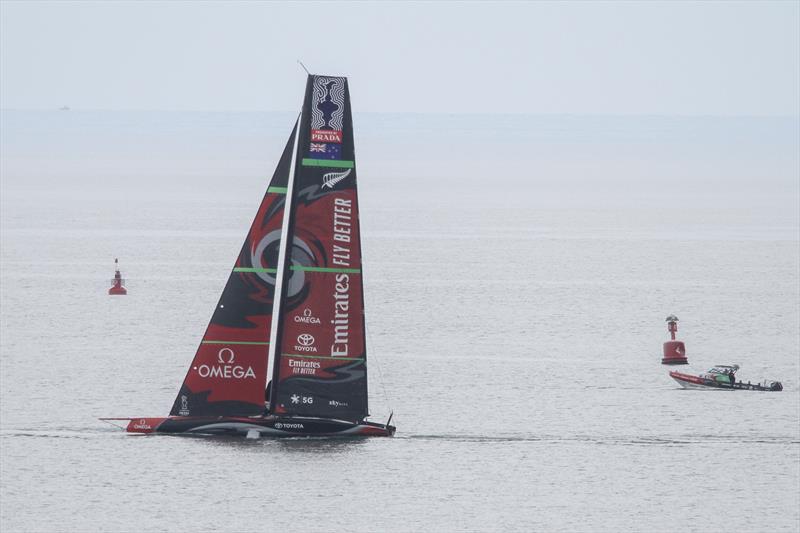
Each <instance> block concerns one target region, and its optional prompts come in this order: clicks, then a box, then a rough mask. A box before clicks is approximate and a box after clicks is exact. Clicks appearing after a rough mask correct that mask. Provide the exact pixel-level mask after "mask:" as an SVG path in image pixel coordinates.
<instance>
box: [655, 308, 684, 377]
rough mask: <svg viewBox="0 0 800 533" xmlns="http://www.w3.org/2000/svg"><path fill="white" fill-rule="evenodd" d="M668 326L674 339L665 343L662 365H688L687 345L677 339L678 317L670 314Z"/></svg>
mask: <svg viewBox="0 0 800 533" xmlns="http://www.w3.org/2000/svg"><path fill="white" fill-rule="evenodd" d="M667 328H668V329H669V334H670V336H671V337H672V340H668V341H667V342H665V343H664V358H663V359H661V364H662V365H687V364H689V360H688V359H686V346H684V345H683V342H681V341H676V340H675V334H676V333H677V332H678V317H676V316H675V315H669V316H668V317H667Z"/></svg>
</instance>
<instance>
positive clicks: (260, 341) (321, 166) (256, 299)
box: [101, 74, 395, 438]
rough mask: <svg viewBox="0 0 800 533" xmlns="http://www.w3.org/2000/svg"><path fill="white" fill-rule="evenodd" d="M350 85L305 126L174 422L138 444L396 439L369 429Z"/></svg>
mask: <svg viewBox="0 0 800 533" xmlns="http://www.w3.org/2000/svg"><path fill="white" fill-rule="evenodd" d="M358 214H359V210H358V194H357V187H356V164H355V149H354V143H353V121H352V116H351V108H350V93H349V88H348V83H347V78H344V77H336V76H320V75H312V74H310V75H309V76H308V80H307V83H306V90H305V98H304V101H303V107H302V109H301V112H300V116H299V117H298V119H297V122H296V123H295V125H294V128H293V130H292V133H291V135H290V137H289V140H288V142H287V143H286V147H285V148H284V150H283V154H282V155H281V158H280V160H279V162H278V165H277V168H276V169H275V173H274V175H273V177H272V180H271V182H270V184H269V186H268V187H267V191H266V194H265V195H264V198H263V200H262V202H261V205H260V206H259V208H258V212H257V213H256V216H255V219H254V220H253V223H252V225H251V227H250V230H249V231H248V233H247V237H246V239H245V242H244V244H243V246H242V248H241V251H240V252H239V256H238V257H237V259H236V263H235V266H234V267H233V270H232V271H231V273H230V276H229V277H228V281H227V283H226V285H225V289H224V290H223V291H222V296H221V297H220V299H219V302H218V303H217V306H216V307H215V309H214V313H213V316H212V317H211V322H210V323H209V325H208V328H207V329H206V332H205V335H203V339H202V341H201V342H200V346H199V347H198V349H197V352H196V354H195V356H194V359H193V361H192V363H191V365H190V366H189V369H188V371H187V373H186V377H185V378H184V380H183V384H182V385H181V388H180V390H179V391H178V395H177V397H176V398H175V401H174V403H173V405H172V410H171V411H170V413H169V416H166V417H133V418H104V419H101V420H106V421H114V420H125V421H127V422H128V423H127V426H126V430H127V431H128V432H131V433H190V434H233V435H247V436H248V437H250V438H257V437H260V436H350V435H353V436H356V435H359V436H391V435H393V434H394V432H395V427H394V426H391V425H389V424H390V422H391V415H390V416H389V419H388V420H387V421H386V423H383V424H382V423H377V422H373V421H369V420H367V418H368V416H369V410H368V394H367V348H366V341H365V318H364V292H363V288H364V287H363V283H362V277H361V274H362V269H361V268H362V267H361V228H360V225H359V216H358Z"/></svg>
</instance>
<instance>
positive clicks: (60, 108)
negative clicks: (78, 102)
mask: <svg viewBox="0 0 800 533" xmlns="http://www.w3.org/2000/svg"><path fill="white" fill-rule="evenodd" d="M58 110H59V111H69V110H70V108H69V106H68V105H62V106H61V107H59V108H58Z"/></svg>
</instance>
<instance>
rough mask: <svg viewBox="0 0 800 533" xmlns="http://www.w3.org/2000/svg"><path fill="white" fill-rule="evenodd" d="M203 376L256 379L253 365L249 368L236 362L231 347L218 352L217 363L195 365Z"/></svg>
mask: <svg viewBox="0 0 800 533" xmlns="http://www.w3.org/2000/svg"><path fill="white" fill-rule="evenodd" d="M194 370H197V373H198V374H200V377H201V378H221V379H243V378H253V379H256V373H255V372H253V367H252V366H248V367H247V369H245V367H243V366H242V365H237V364H236V354H235V353H233V350H231V349H230V348H223V349H221V350H220V351H219V353H217V364H216V365H200V366H199V367H197V366H196V367H194Z"/></svg>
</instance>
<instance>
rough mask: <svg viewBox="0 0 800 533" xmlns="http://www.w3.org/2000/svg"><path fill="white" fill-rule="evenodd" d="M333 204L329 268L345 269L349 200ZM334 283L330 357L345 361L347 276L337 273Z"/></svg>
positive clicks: (348, 263) (347, 256)
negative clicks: (331, 254)
mask: <svg viewBox="0 0 800 533" xmlns="http://www.w3.org/2000/svg"><path fill="white" fill-rule="evenodd" d="M333 203H334V206H333V241H334V242H333V264H335V265H339V266H342V267H349V266H350V229H351V224H350V221H351V220H352V217H351V216H350V214H351V212H352V207H351V206H352V200H346V199H343V198H336V199H335V200H334V202H333ZM337 243H342V244H341V245H340V244H337ZM335 279H336V286H335V289H336V292H334V293H333V299H334V300H333V301H334V315H333V320H331V324H333V343H332V344H331V357H346V356H347V355H348V353H349V348H350V347H349V344H348V343H349V341H350V323H349V322H350V320H349V319H350V275H349V274H345V273H339V274H336V278H335Z"/></svg>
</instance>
